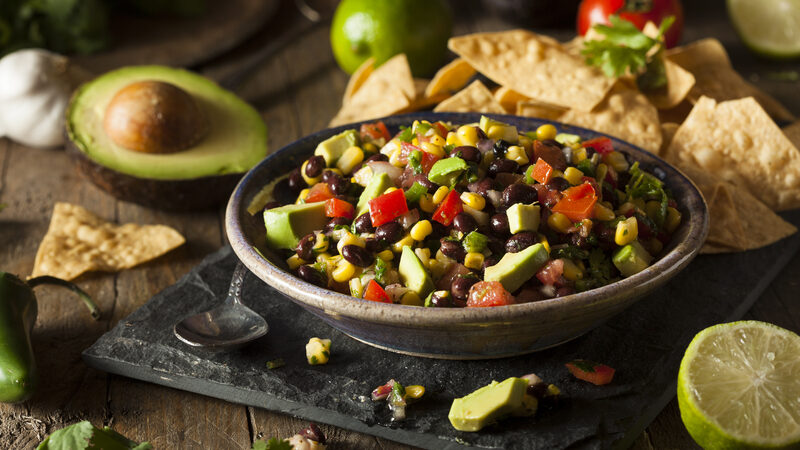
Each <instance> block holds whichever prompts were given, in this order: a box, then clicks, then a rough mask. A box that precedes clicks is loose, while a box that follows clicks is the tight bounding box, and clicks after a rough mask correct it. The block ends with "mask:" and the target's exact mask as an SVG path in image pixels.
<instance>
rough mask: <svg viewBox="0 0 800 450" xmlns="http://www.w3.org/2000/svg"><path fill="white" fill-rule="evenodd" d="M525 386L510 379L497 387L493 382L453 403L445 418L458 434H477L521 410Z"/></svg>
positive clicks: (522, 381)
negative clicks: (476, 432) (487, 426)
mask: <svg viewBox="0 0 800 450" xmlns="http://www.w3.org/2000/svg"><path fill="white" fill-rule="evenodd" d="M527 388H528V382H527V381H526V380H524V379H522V378H516V377H511V378H508V379H506V380H505V381H503V382H501V383H498V382H497V381H492V382H491V384H488V385H486V386H484V387H482V388H480V389H478V390H476V391H475V392H473V393H471V394H469V395H467V396H465V397H461V398H457V399H455V400H453V405H452V406H451V407H450V413H449V414H448V415H447V418H448V419H450V423H451V424H452V425H453V428H455V429H456V430H459V431H478V430H480V429H481V428H483V427H484V426H486V425H489V424H491V423H493V422H496V421H497V420H499V419H502V418H503V417H506V416H510V415H514V414H517V413H519V412H521V411H522V410H524V405H523V398H524V396H525V391H526V390H527Z"/></svg>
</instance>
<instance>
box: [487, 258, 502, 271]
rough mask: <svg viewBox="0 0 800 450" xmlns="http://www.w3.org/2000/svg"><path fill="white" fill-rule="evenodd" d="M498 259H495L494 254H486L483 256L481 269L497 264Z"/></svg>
mask: <svg viewBox="0 0 800 450" xmlns="http://www.w3.org/2000/svg"><path fill="white" fill-rule="evenodd" d="M498 261H500V260H499V259H497V257H496V256H494V255H489V256H486V257H485V258H483V269H484V270H486V268H487V267H491V266H493V265H495V264H497V262H498Z"/></svg>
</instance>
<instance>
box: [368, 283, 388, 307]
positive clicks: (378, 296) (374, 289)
mask: <svg viewBox="0 0 800 450" xmlns="http://www.w3.org/2000/svg"><path fill="white" fill-rule="evenodd" d="M364 300H369V301H373V302H380V303H392V299H391V298H389V294H387V293H386V291H384V290H383V288H382V287H381V285H380V284H378V282H377V281H375V280H369V283H368V284H367V289H365V290H364Z"/></svg>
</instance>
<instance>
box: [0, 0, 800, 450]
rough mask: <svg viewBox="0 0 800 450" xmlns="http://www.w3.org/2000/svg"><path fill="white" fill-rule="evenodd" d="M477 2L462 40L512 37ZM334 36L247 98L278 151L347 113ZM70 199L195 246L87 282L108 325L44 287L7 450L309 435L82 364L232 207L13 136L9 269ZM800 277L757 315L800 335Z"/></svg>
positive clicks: (6, 227) (687, 441)
mask: <svg viewBox="0 0 800 450" xmlns="http://www.w3.org/2000/svg"><path fill="white" fill-rule="evenodd" d="M282 3H283V4H282V5H281V10H280V11H279V13H278V16H277V18H276V19H275V20H273V21H271V22H270V23H269V24H268V26H267V27H265V29H264V30H263V31H261V32H260V33H259V34H258V35H257V36H256V37H254V38H253V39H251V40H250V41H248V42H247V43H246V44H245V45H243V46H242V47H240V48H239V49H237V50H236V51H234V52H232V53H230V54H229V55H226V56H224V57H221V58H217V59H216V60H214V61H212V63H210V64H208V65H206V66H204V67H202V68H200V69H201V71H202V72H203V73H205V74H207V75H209V76H211V77H216V78H219V77H221V76H222V75H224V74H226V73H230V72H231V71H233V70H236V69H237V68H238V67H241V65H242V64H243V63H244V61H245V60H246V58H247V56H248V55H250V54H252V52H254V51H256V50H257V49H258V48H260V47H261V46H263V45H265V44H266V43H267V42H268V41H269V40H270V39H273V38H274V37H275V36H278V35H281V34H282V33H285V32H287V30H289V29H290V28H292V27H293V26H298V24H299V23H300V21H301V20H303V19H301V18H299V16H298V15H297V14H296V13H295V12H294V11H293V10H292V6H291V2H282ZM476 5H477V2H475V1H473V2H469V7H457V8H456V9H457V10H458V17H457V20H456V30H455V32H456V34H462V33H465V32H471V31H478V30H481V31H484V30H493V29H500V28H503V27H507V24H505V23H504V22H503V21H501V20H500V19H498V18H496V17H493V16H492V15H491V14H486V15H484V14H481V13H477V12H475V11H476V9H475V8H476V7H477V6H476ZM328 33H329V30H328V29H327V28H325V27H322V28H319V29H317V30H316V31H314V32H312V33H309V34H308V35H307V36H304V37H303V38H302V39H299V40H297V41H296V42H293V43H292V44H291V45H290V46H289V47H288V48H285V49H284V50H282V51H281V52H280V53H279V54H278V55H277V56H276V57H275V58H274V59H272V60H271V61H269V62H267V63H266V64H264V65H263V67H261V68H260V69H259V70H258V71H257V72H255V73H254V74H253V76H252V78H251V79H250V80H249V81H248V82H246V83H245V84H244V85H243V86H242V87H241V88H240V90H239V93H240V94H241V95H242V96H244V97H245V98H247V99H248V100H249V101H251V102H252V103H253V104H254V105H255V106H256V107H257V108H258V109H259V111H260V112H261V114H262V116H263V118H264V120H265V121H266V122H267V124H268V126H269V145H270V148H271V149H272V150H276V149H278V148H280V147H281V146H283V145H285V144H288V143H289V142H291V141H293V140H295V139H297V138H299V137H301V136H303V135H304V134H307V133H309V132H312V131H314V130H317V129H321V128H324V127H325V126H326V125H327V123H328V120H330V118H331V117H332V116H333V114H334V113H335V111H336V109H337V108H338V107H339V102H340V98H341V93H342V91H343V90H344V86H345V83H346V80H347V79H346V76H345V75H344V74H343V73H342V72H341V71H340V70H339V69H338V67H337V66H336V65H335V62H334V60H333V57H332V55H331V53H330V48H329V43H328V38H327V36H328ZM696 35H698V33H697V32H694V33H693V34H692V36H696ZM781 89H783V88H781ZM781 92H782V91H781ZM788 102H791V104H790V108H791V109H793V111H794V112H795V113H797V112H798V109H800V97H798V94H797V93H796V92H795V93H794V96H793V97H792V96H790V97H788V100H787V103H788ZM56 201H68V202H71V203H76V204H80V205H84V206H86V207H88V208H89V209H91V210H92V211H94V212H95V213H97V214H98V215H100V216H101V217H104V218H106V219H109V220H114V221H117V222H137V223H162V224H167V225H170V226H173V227H175V228H176V229H178V230H179V231H180V232H181V233H183V234H184V236H186V238H187V245H185V246H184V247H182V248H180V249H178V250H176V251H174V252H172V253H170V254H168V255H165V256H164V257H162V258H159V259H158V260H156V261H153V262H150V263H148V264H145V265H143V266H141V267H138V268H134V269H131V270H127V271H124V272H122V273H119V274H102V273H98V274H89V275H87V276H84V277H81V278H80V279H79V284H80V286H81V287H83V288H84V289H86V290H87V291H88V292H89V293H90V294H91V295H92V296H93V297H94V298H95V300H96V301H97V303H98V305H99V306H100V308H101V310H102V311H103V316H102V318H101V320H100V321H99V322H95V321H93V320H91V318H90V317H89V316H88V314H87V313H86V310H85V309H84V307H83V305H82V304H81V303H80V302H78V301H76V300H74V299H73V298H72V297H71V296H70V295H69V294H67V293H65V292H63V291H60V290H57V289H55V288H49V287H43V288H39V289H38V290H37V294H38V297H39V318H38V320H37V323H36V327H35V331H34V346H35V350H36V353H37V360H38V362H39V366H40V376H41V384H40V386H39V389H38V392H37V394H36V395H35V396H34V398H33V399H32V400H30V401H28V402H25V403H22V404H17V405H4V404H0V448H9V449H12V448H13V449H18V448H19V449H26V448H32V447H34V446H35V445H36V444H38V442H40V440H41V439H42V438H43V437H44V436H45V435H46V434H48V433H49V432H52V431H53V430H55V429H58V428H61V427H63V426H65V425H68V424H70V423H74V422H76V421H78V420H83V419H88V420H90V421H91V422H93V423H94V424H96V425H111V426H113V427H114V429H116V430H117V431H120V432H121V433H123V434H125V435H127V436H129V437H131V438H132V439H135V440H139V441H141V440H150V442H152V443H153V444H154V445H156V447H157V448H164V449H171V448H182V449H183V448H188V449H195V448H196V449H202V448H216V449H228V448H230V449H246V448H249V447H250V446H251V444H252V441H253V440H254V439H257V438H262V437H267V438H269V437H272V436H279V437H288V436H290V435H292V434H294V433H295V432H296V431H297V430H299V429H301V428H303V427H305V426H306V423H305V422H304V421H302V420H298V419H295V418H292V417H289V416H287V415H283V414H278V413H273V412H270V411H266V410H262V409H258V408H250V407H245V406H241V405H236V404H231V403H227V402H223V401H220V400H215V399H211V398H208V397H204V396H201V395H197V394H191V393H187V392H182V391H176V390H173V389H168V388H164V387H160V386H155V385H151V384H147V383H143V382H139V381H135V380H129V379H124V378H121V377H116V376H109V375H107V374H105V373H102V372H98V371H95V370H93V369H90V368H88V367H86V366H85V365H84V364H83V363H82V361H81V360H80V352H81V351H82V350H83V349H84V348H86V347H87V346H89V345H90V344H91V343H92V342H94V340H96V339H97V338H98V337H99V336H100V335H101V334H102V333H103V332H105V331H106V330H108V329H109V328H110V327H111V326H113V325H114V324H115V323H116V322H117V321H118V320H120V319H121V318H123V317H125V316H126V315H127V314H129V313H130V312H132V311H134V310H135V309H136V308H137V307H139V306H140V305H141V304H143V303H144V302H145V301H146V300H147V299H148V298H149V297H150V296H152V295H153V294H155V293H156V292H158V291H160V290H162V289H164V288H165V287H167V286H169V285H170V284H172V283H173V282H174V281H175V280H177V279H178V278H179V277H180V276H182V275H183V274H184V273H186V272H187V271H188V270H189V269H190V268H191V267H192V266H193V265H195V264H196V263H197V262H199V261H200V259H201V258H202V257H203V256H204V255H206V254H208V253H210V252H211V251H213V250H215V249H217V248H218V247H219V246H220V245H222V244H223V243H224V242H225V237H224V230H223V228H222V225H221V223H222V222H221V218H222V209H221V208H220V209H217V210H213V211H203V212H193V213H169V212H163V211H154V210H150V209H147V208H142V207H139V206H137V205H133V204H129V203H124V202H118V201H116V200H114V199H113V198H111V197H109V196H108V195H106V194H105V193H103V192H101V191H100V190H98V189H97V188H95V187H94V186H92V185H90V184H89V183H87V182H86V181H84V180H83V179H81V178H79V176H78V175H77V174H76V172H75V171H74V170H73V169H72V167H71V164H70V163H69V160H68V158H67V157H66V155H65V154H64V153H63V152H62V151H60V150H41V149H29V148H24V147H22V146H19V145H15V144H11V143H9V142H8V141H7V140H0V203H5V204H6V205H7V208H6V209H5V210H3V212H2V213H0V261H2V262H3V264H2V267H0V269H2V270H5V271H9V272H13V273H17V274H20V275H23V276H25V275H28V274H29V273H30V271H31V268H32V265H33V259H34V256H35V253H36V249H37V246H38V244H39V241H40V240H41V238H42V236H43V235H44V233H45V232H46V230H47V227H48V223H49V218H50V213H51V211H52V207H53V204H54V203H55V202H56ZM798 274H800V256H799V257H795V258H794V259H793V260H792V261H791V263H790V264H789V265H788V266H787V267H786V269H784V271H783V272H782V273H781V275H780V276H779V277H778V278H777V279H776V281H775V282H774V283H773V285H772V286H771V287H770V289H769V290H768V291H767V292H766V293H765V294H764V295H763V297H762V298H761V299H760V300H759V302H758V303H757V304H756V305H755V306H754V307H753V309H752V310H751V311H750V312H749V314H748V318H753V319H758V320H764V321H768V322H772V323H775V324H778V325H780V326H784V327H786V328H789V329H793V330H795V331H797V330H799V329H800V311H798V309H797V308H796V304H795V303H796V292H797V289H798V287H799V286H798V284H800V280H798V277H797V275H798ZM322 428H323V430H324V431H325V432H326V434H328V436H329V438H330V440H331V442H332V445H331V446H330V448H332V449H337V448H338V449H346V448H347V449H349V448H359V449H361V448H364V449H371V448H375V449H389V450H395V449H408V448H411V447H408V446H405V445H401V444H397V443H394V442H390V441H387V440H384V439H379V438H374V437H372V436H368V435H363V434H359V433H352V432H349V431H346V430H342V429H338V428H335V427H330V426H324V425H323V426H322ZM692 447H696V446H695V445H694V443H693V441H692V440H691V438H690V437H689V436H688V434H687V433H686V431H685V429H684V428H683V425H682V424H681V422H680V417H679V413H678V409H677V405H676V402H675V401H673V402H672V403H671V404H670V405H669V406H668V407H667V408H665V410H664V411H663V412H662V413H661V414H660V415H659V416H658V418H657V419H656V420H655V421H654V422H653V423H652V424H651V426H650V427H649V428H648V429H647V431H646V432H645V433H643V434H642V436H640V438H639V439H638V440H637V441H636V443H635V444H634V448H636V449H649V448H657V449H661V448H692Z"/></svg>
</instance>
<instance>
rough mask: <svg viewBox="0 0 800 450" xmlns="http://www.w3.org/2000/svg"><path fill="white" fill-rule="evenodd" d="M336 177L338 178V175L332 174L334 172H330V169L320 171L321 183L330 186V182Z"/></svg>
mask: <svg viewBox="0 0 800 450" xmlns="http://www.w3.org/2000/svg"><path fill="white" fill-rule="evenodd" d="M338 176H339V174H338V173H336V172H334V171H332V170H330V169H328V170H323V171H322V181H324V182H325V183H328V184H330V182H331V180H332V179H333V178H334V177H338Z"/></svg>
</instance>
